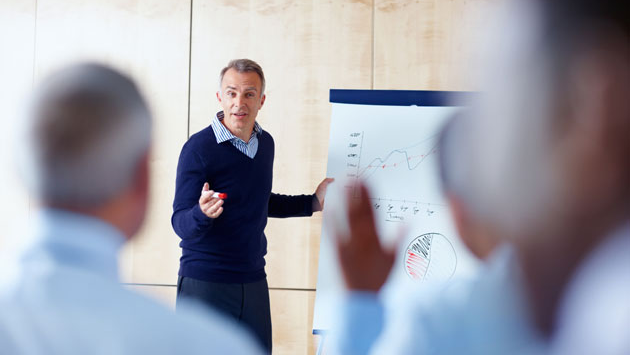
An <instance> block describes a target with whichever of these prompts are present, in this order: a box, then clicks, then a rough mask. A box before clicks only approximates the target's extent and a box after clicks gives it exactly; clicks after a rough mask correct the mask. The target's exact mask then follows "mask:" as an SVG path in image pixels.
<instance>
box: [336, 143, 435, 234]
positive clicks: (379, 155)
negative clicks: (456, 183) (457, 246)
mask: <svg viewBox="0 0 630 355" xmlns="http://www.w3.org/2000/svg"><path fill="white" fill-rule="evenodd" d="M347 139H348V143H347V145H346V148H347V150H346V153H345V157H346V163H345V165H346V178H347V179H348V181H349V182H356V181H358V180H360V181H363V182H364V183H372V185H375V186H378V187H379V188H378V190H379V191H378V195H377V196H373V197H372V203H373V204H372V207H373V208H374V211H375V213H376V214H377V215H379V216H382V218H383V219H384V220H385V221H387V222H404V221H405V220H406V219H408V218H410V217H415V216H419V215H425V216H431V215H433V214H435V213H436V212H437V211H438V210H442V209H444V208H445V207H446V205H445V203H444V202H443V200H442V197H441V196H440V194H439V192H437V193H436V191H435V189H431V188H427V187H426V186H424V187H423V184H422V183H421V182H423V181H426V180H427V179H432V180H434V179H435V176H434V175H435V173H434V171H435V164H436V154H437V139H438V137H437V134H433V135H430V136H428V137H423V138H421V139H419V140H418V141H416V142H412V143H411V144H409V145H403V146H402V147H399V148H393V149H391V150H388V151H385V152H382V151H381V150H380V149H377V150H375V149H370V148H369V147H368V146H367V144H366V143H368V142H369V141H370V137H366V134H365V131H353V132H350V133H348V134H347ZM401 187H404V188H402V189H401ZM346 188H348V189H356V184H348V185H347V186H346ZM352 195H353V196H355V197H356V196H357V191H356V190H354V191H352Z"/></svg>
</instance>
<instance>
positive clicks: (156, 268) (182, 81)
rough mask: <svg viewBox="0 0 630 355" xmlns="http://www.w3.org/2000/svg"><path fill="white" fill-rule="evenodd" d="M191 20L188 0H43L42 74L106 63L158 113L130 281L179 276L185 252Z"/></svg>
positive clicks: (128, 264) (126, 258)
mask: <svg viewBox="0 0 630 355" xmlns="http://www.w3.org/2000/svg"><path fill="white" fill-rule="evenodd" d="M189 21H190V3H189V2H183V1H160V0H136V1H129V0H115V1H112V0H98V1H89V2H88V1H80V0H64V1H46V0H40V1H38V8H37V42H36V48H35V51H36V68H35V70H36V76H37V77H38V78H40V77H41V76H42V75H45V74H46V73H48V72H50V71H51V70H53V69H55V68H58V67H59V66H60V65H66V64H67V63H69V62H74V61H83V60H95V61H98V62H104V63H106V64H110V65H113V66H115V67H117V68H120V69H122V70H124V71H126V72H128V73H130V74H131V75H132V76H133V78H134V79H136V81H137V82H138V83H139V85H140V87H141V89H142V90H143V92H144V93H145V96H146V97H147V99H148V101H149V103H150V105H151V107H152V110H153V113H154V118H155V120H154V130H153V133H154V145H153V150H152V157H151V178H152V186H151V201H150V207H149V214H148V217H147V220H146V223H145V228H144V229H143V231H142V232H141V234H140V235H139V236H138V237H137V238H136V239H135V241H134V242H133V243H132V244H129V245H128V246H127V249H126V250H125V251H124V253H123V258H122V262H121V266H122V269H123V274H124V278H125V279H126V280H127V281H130V282H144V283H174V282H175V281H176V277H177V266H178V263H177V261H178V258H179V254H180V251H179V248H178V241H177V237H176V236H175V234H174V232H173V231H172V228H171V226H170V215H171V204H172V198H173V193H174V185H175V183H174V181H175V169H176V166H177V158H178V154H179V148H180V147H181V145H182V144H183V142H184V141H185V140H186V134H187V127H188V117H187V116H188V111H187V109H188V54H189V30H190V22H189Z"/></svg>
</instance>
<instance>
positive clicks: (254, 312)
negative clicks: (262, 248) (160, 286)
mask: <svg viewBox="0 0 630 355" xmlns="http://www.w3.org/2000/svg"><path fill="white" fill-rule="evenodd" d="M184 298H191V299H194V300H196V301H200V302H202V303H203V304H206V305H208V306H209V307H211V308H213V309H215V310H218V311H220V312H222V313H223V314H225V315H226V316H228V317H229V318H232V319H234V320H235V321H237V322H238V323H239V324H241V325H242V326H243V327H244V328H246V329H248V330H250V331H251V332H252V333H253V334H254V336H255V338H256V339H258V340H259V342H260V344H261V345H262V346H263V348H264V349H265V350H266V351H268V352H269V353H270V354H271V311H270V308H269V287H268V285H267V279H263V280H260V281H257V282H252V283H246V284H224V283H214V282H208V281H201V280H197V279H192V278H190V277H183V276H180V277H179V278H178V280H177V303H179V302H180V300H182V299H184Z"/></svg>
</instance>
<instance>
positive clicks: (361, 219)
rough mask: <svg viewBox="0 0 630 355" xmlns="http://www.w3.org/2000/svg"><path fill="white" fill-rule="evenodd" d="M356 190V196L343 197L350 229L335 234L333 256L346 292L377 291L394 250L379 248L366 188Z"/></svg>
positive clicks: (389, 267) (385, 277)
mask: <svg viewBox="0 0 630 355" xmlns="http://www.w3.org/2000/svg"><path fill="white" fill-rule="evenodd" d="M358 188H359V189H360V192H361V194H360V196H358V197H355V196H352V194H353V193H352V192H349V194H348V197H347V198H348V222H349V227H350V230H349V234H348V235H342V233H340V232H339V231H337V232H336V234H337V236H336V238H335V239H336V240H337V253H338V255H339V262H340V264H341V271H342V274H343V277H344V279H345V281H346V286H347V287H348V289H350V290H356V291H372V292H377V291H379V290H380V289H381V287H382V286H383V284H384V283H385V281H386V280H387V277H388V276H389V272H390V271H391V269H392V266H393V265H394V260H395V259H396V251H395V250H396V248H385V247H383V245H381V242H380V240H379V237H378V233H377V232H376V225H375V223H374V214H373V212H372V205H371V203H370V196H369V194H368V191H367V188H366V187H365V186H364V185H363V184H361V185H360V186H359V187H358ZM352 190H354V189H352Z"/></svg>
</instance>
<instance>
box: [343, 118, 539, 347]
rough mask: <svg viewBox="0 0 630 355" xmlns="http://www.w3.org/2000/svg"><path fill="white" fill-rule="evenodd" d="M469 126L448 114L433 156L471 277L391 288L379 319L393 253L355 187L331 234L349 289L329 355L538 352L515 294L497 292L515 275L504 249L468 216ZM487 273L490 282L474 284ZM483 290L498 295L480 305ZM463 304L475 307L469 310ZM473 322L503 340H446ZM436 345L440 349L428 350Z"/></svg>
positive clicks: (484, 223)
mask: <svg viewBox="0 0 630 355" xmlns="http://www.w3.org/2000/svg"><path fill="white" fill-rule="evenodd" d="M471 123H472V122H471V120H470V118H469V117H467V116H466V114H465V112H460V113H458V114H456V115H455V116H454V117H452V118H451V119H450V120H449V121H448V122H447V123H446V124H445V125H444V127H443V128H442V130H441V131H440V134H439V139H438V145H437V151H438V170H439V175H440V181H441V185H442V190H443V193H444V195H445V197H446V199H447V202H448V205H449V208H450V211H451V215H452V217H453V222H454V224H455V227H456V229H457V232H458V234H459V236H460V239H461V240H462V242H463V243H464V244H465V245H466V247H467V249H468V250H469V251H470V252H471V253H472V254H473V255H474V256H475V257H477V258H478V259H479V260H480V261H482V264H481V266H480V268H479V270H478V274H479V277H473V278H472V280H468V279H464V280H454V281H450V282H448V283H444V284H431V285H429V286H423V287H399V289H398V290H397V291H396V292H397V296H396V301H395V302H396V304H395V305H394V307H398V308H402V309H396V308H394V309H389V311H390V313H388V314H386V311H387V310H388V307H387V305H385V304H383V303H382V300H381V299H380V296H379V295H378V292H379V290H380V289H381V287H382V286H383V285H384V283H385V281H386V279H387V277H388V275H389V272H390V269H391V266H392V264H393V262H394V259H395V249H391V248H387V247H384V246H382V245H381V244H380V242H379V238H378V236H377V234H376V229H375V227H374V216H373V213H372V209H371V204H370V196H369V192H368V191H367V189H366V188H365V187H364V186H361V187H360V190H361V194H360V198H349V199H348V200H349V211H348V217H349V221H350V225H349V227H350V229H349V234H345V233H342V232H339V233H338V237H337V240H338V243H337V247H338V249H337V250H338V253H339V257H340V264H341V266H342V271H343V273H344V279H345V280H346V283H347V285H348V288H349V289H350V291H351V292H350V293H349V294H348V297H347V299H346V301H345V304H344V310H343V311H342V312H341V317H340V319H338V320H339V324H337V327H335V329H333V341H332V344H333V345H332V351H333V352H334V353H339V354H365V353H373V354H388V353H392V354H407V353H416V352H417V353H433V352H438V353H444V354H458V353H471V354H487V353H490V354H491V353H503V352H504V351H508V350H512V349H513V348H514V346H513V344H514V343H518V345H519V347H522V348H527V349H528V350H527V351H523V352H521V353H534V352H535V351H534V350H536V349H538V348H537V346H538V343H539V342H538V341H537V339H536V335H535V334H534V333H533V332H529V331H523V330H524V329H527V326H526V324H527V322H524V320H525V319H526V318H527V317H526V314H525V313H526V312H525V310H524V309H523V307H522V306H521V303H523V300H522V297H519V294H520V290H519V289H518V288H517V287H505V288H503V287H502V286H503V284H505V283H508V282H509V280H510V279H511V278H513V277H520V276H519V274H518V270H516V269H515V268H514V267H513V266H512V265H511V264H510V262H509V259H510V255H512V251H511V249H510V248H509V247H507V246H505V245H502V243H501V238H500V236H498V232H497V230H496V227H495V226H494V223H493V221H492V220H491V219H488V218H485V217H482V216H479V215H478V214H476V212H475V209H474V205H473V204H472V202H471V200H470V193H469V191H470V189H469V187H468V185H469V181H468V179H467V176H466V174H465V172H464V171H462V168H463V166H462V164H461V161H462V159H465V154H463V152H462V151H461V149H462V147H463V146H465V144H464V142H465V139H466V138H467V132H468V131H469V129H470V124H471ZM357 251H360V252H357ZM488 274H491V275H492V278H489V279H488V280H485V279H483V280H480V279H481V278H482V277H481V276H482V275H483V276H484V277H485V275H488ZM490 290H492V291H490ZM489 292H501V295H502V297H501V298H500V299H498V300H497V299H494V298H493V299H492V304H485V302H484V300H483V298H484V297H487V296H488V293H489ZM471 297H474V298H476V299H475V300H471ZM471 302H473V303H476V304H478V305H477V306H476V307H471V306H470V304H471ZM400 305H404V307H401V306H400ZM493 307H496V309H493ZM489 310H491V311H492V312H490V311H489ZM479 317H483V318H484V320H483V322H484V323H485V324H484V326H483V327H482V328H484V329H485V328H487V327H492V328H500V329H499V330H498V331H500V332H502V333H503V334H508V335H510V336H509V337H505V339H504V341H494V337H495V336H496V333H492V334H490V333H488V334H484V333H479V334H475V336H476V337H477V339H476V340H475V344H472V343H471V342H469V341H451V340H452V339H454V338H456V337H458V336H460V335H461V336H464V334H463V332H467V331H470V330H471V329H472V328H469V327H470V326H472V324H471V323H472V322H477V321H478V319H479ZM477 326H478V325H477ZM440 343H443V344H444V345H443V346H441V347H440V348H439V349H438V348H435V346H436V344H440Z"/></svg>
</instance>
